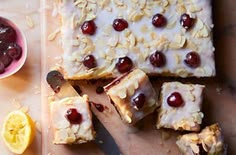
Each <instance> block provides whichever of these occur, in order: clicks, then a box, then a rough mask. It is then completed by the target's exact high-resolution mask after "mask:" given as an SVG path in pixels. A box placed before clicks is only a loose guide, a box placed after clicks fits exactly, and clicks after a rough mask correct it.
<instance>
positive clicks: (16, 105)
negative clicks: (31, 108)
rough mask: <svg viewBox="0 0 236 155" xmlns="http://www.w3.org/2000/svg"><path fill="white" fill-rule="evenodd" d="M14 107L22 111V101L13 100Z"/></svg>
mask: <svg viewBox="0 0 236 155" xmlns="http://www.w3.org/2000/svg"><path fill="white" fill-rule="evenodd" d="M12 103H13V105H14V106H15V107H16V108H17V109H20V108H21V107H22V105H21V103H20V101H19V100H18V99H15V98H14V99H13V101H12Z"/></svg>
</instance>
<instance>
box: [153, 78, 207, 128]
mask: <svg viewBox="0 0 236 155" xmlns="http://www.w3.org/2000/svg"><path fill="white" fill-rule="evenodd" d="M204 87H205V86H203V85H198V84H182V83H180V82H166V83H164V84H163V85H162V89H161V95H160V99H159V100H160V104H161V108H160V109H159V110H158V111H159V113H158V119H157V128H161V127H163V128H172V129H174V130H187V131H199V130H200V125H201V123H202V118H203V116H204V115H203V113H202V112H201V109H202V99H203V89H204Z"/></svg>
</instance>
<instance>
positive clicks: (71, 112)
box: [65, 108, 82, 124]
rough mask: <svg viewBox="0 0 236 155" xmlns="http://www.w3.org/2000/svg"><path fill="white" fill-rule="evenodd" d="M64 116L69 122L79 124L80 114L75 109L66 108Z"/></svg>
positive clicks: (80, 120)
mask: <svg viewBox="0 0 236 155" xmlns="http://www.w3.org/2000/svg"><path fill="white" fill-rule="evenodd" d="M65 117H66V118H67V120H68V121H69V122H70V123H71V124H80V123H81V122H82V115H81V114H80V113H79V112H78V111H77V110H76V109H75V108H71V109H68V110H67V112H66V115H65Z"/></svg>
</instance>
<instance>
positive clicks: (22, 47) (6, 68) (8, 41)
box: [0, 17, 27, 79]
mask: <svg viewBox="0 0 236 155" xmlns="http://www.w3.org/2000/svg"><path fill="white" fill-rule="evenodd" d="M26 57H27V44H26V39H25V36H24V34H23V32H22V31H21V30H20V29H19V28H18V27H17V26H16V24H14V23H13V22H12V21H10V20H8V19H6V18H4V17H0V79H3V78H6V77H9V76H10V75H13V74H14V73H16V72H17V71H18V70H20V68H21V67H22V66H23V65H24V63H25V60H26Z"/></svg>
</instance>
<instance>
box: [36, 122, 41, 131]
mask: <svg viewBox="0 0 236 155" xmlns="http://www.w3.org/2000/svg"><path fill="white" fill-rule="evenodd" d="M35 127H36V130H37V131H38V132H39V133H42V127H41V124H40V123H39V122H38V121H35Z"/></svg>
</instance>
